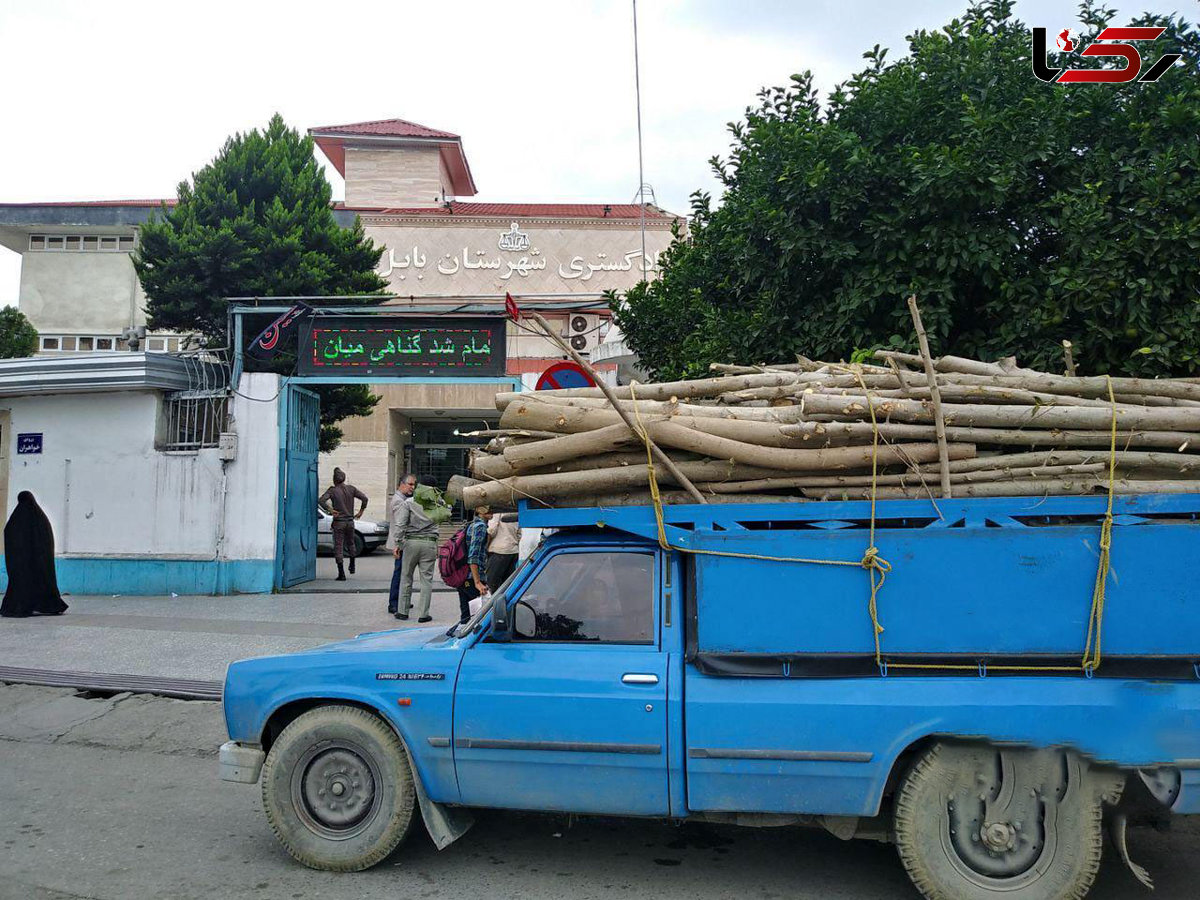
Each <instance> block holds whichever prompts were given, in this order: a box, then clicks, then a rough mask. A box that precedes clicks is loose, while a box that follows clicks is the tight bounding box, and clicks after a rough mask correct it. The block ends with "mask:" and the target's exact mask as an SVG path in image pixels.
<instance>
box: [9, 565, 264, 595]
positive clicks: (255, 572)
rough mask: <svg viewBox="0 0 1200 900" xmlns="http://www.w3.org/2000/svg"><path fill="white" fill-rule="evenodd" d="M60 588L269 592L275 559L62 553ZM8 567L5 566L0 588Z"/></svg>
mask: <svg viewBox="0 0 1200 900" xmlns="http://www.w3.org/2000/svg"><path fill="white" fill-rule="evenodd" d="M54 563H55V570H56V571H57V573H58V589H59V590H60V591H62V592H63V593H69V594H100V595H109V596H112V595H113V594H120V595H122V596H151V597H155V596H163V597H165V596H170V595H171V594H261V593H269V592H270V591H271V588H272V586H273V585H274V580H275V561H274V560H273V559H222V560H215V559H147V558H143V559H112V558H109V559H104V558H92V559H89V558H86V557H74V556H72V557H59V558H58V559H56V560H55V561H54ZM7 587H8V572H7V571H6V570H4V569H2V568H0V588H3V589H7Z"/></svg>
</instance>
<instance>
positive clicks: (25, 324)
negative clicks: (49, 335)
mask: <svg viewBox="0 0 1200 900" xmlns="http://www.w3.org/2000/svg"><path fill="white" fill-rule="evenodd" d="M37 348H38V333H37V329H36V328H34V327H33V325H32V324H30V322H29V320H28V319H27V318H25V313H23V312H21V311H20V310H19V309H17V308H16V307H15V306H5V307H0V359H16V358H17V357H20V356H33V354H35V353H36V352H37Z"/></svg>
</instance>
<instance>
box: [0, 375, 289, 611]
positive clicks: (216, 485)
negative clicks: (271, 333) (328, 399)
mask: <svg viewBox="0 0 1200 900" xmlns="http://www.w3.org/2000/svg"><path fill="white" fill-rule="evenodd" d="M278 382H279V379H278V376H276V375H270V374H255V375H248V376H244V377H243V381H242V386H241V393H242V394H244V395H246V396H235V397H234V398H233V401H232V428H233V430H234V431H236V433H237V435H238V455H237V459H236V460H234V461H232V462H227V463H222V461H221V460H220V459H218V458H217V451H216V450H215V449H212V450H199V451H194V452H170V453H168V452H163V451H160V450H158V449H156V448H155V437H156V435H157V434H159V433H160V429H161V416H162V397H161V395H160V394H159V392H156V391H113V392H108V393H88V394H60V395H51V396H43V397H20V398H8V399H4V400H0V410H4V409H6V410H8V412H9V414H10V417H11V427H10V430H9V432H8V434H7V435H6V440H7V442H9V443H10V444H11V443H12V442H14V441H15V435H16V434H18V433H22V432H40V433H41V434H42V435H43V450H42V453H40V454H32V455H28V454H21V455H18V454H17V453H16V451H15V448H14V447H13V446H10V447H9V477H8V506H9V510H8V511H11V508H12V506H14V505H15V503H16V497H17V493H18V492H19V491H23V490H29V491H32V492H33V494H34V496H35V497H36V498H37V500H38V503H39V504H40V505H41V507H42V509H44V510H45V511H46V514H47V515H48V516H49V517H50V521H51V523H52V524H53V526H54V534H55V550H56V554H57V555H58V556H59V566H58V570H59V586H60V588H61V589H62V590H64V591H70V592H72V593H80V594H87V593H113V594H166V593H170V592H175V593H179V594H186V593H233V592H239V591H269V590H270V589H271V587H272V584H273V580H274V568H275V563H274V560H275V532H276V524H277V519H278V470H279V449H278V447H279V404H278V400H277V399H275V397H276V395H277V394H278ZM249 398H257V399H249Z"/></svg>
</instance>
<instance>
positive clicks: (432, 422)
mask: <svg viewBox="0 0 1200 900" xmlns="http://www.w3.org/2000/svg"><path fill="white" fill-rule="evenodd" d="M495 424H496V423H495V422H494V421H492V422H488V421H486V420H484V421H481V420H480V419H479V418H471V419H469V420H466V419H459V420H454V419H452V420H446V419H414V420H413V421H412V426H411V431H412V443H411V444H410V445H409V446H408V447H407V448H405V449H406V451H407V452H406V454H405V455H406V456H407V459H408V466H407V468H408V471H410V472H412V473H413V474H415V475H416V476H417V480H418V481H419V482H420V483H421V484H428V485H432V486H433V487H436V488H437V489H438V490H439V491H443V492H444V491H445V490H446V487H447V486H448V485H449V483H450V479H451V478H453V477H454V476H455V475H469V474H470V457H471V451H472V450H473V449H475V448H476V447H481V446H483V445H484V444H486V443H487V439H486V438H473V437H468V436H467V435H468V434H470V433H471V432H473V431H479V430H482V429H484V428H486V427H494V426H495ZM464 518H465V513H464V510H463V506H462V503H456V504H455V505H454V513H453V515H452V521H454V522H461V521H462V520H463V519H464Z"/></svg>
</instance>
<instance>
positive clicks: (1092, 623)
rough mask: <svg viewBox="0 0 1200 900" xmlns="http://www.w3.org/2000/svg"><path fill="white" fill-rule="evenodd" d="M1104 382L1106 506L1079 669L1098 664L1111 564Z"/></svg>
mask: <svg viewBox="0 0 1200 900" xmlns="http://www.w3.org/2000/svg"><path fill="white" fill-rule="evenodd" d="M1104 377H1105V380H1106V381H1107V383H1108V401H1109V403H1110V404H1112V436H1111V438H1110V439H1109V447H1108V508H1107V509H1106V510H1105V511H1104V522H1103V523H1102V524H1101V526H1100V563H1099V566H1098V567H1097V569H1096V585H1095V587H1093V588H1092V609H1091V613H1090V614H1089V615H1088V630H1087V640H1086V641H1085V642H1084V645H1083V662H1082V663H1081V665H1082V666H1083V670H1084V671H1085V672H1095V671H1096V670H1097V669H1098V668H1100V632H1101V628H1102V626H1103V625H1104V589H1105V586H1106V585H1107V584H1108V572H1109V569H1110V568H1111V567H1112V565H1111V564H1112V527H1113V493H1114V492H1115V489H1116V480H1117V401H1116V398H1115V397H1114V396H1113V386H1112V379H1111V378H1109V377H1108V376H1107V375H1106V376H1104Z"/></svg>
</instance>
